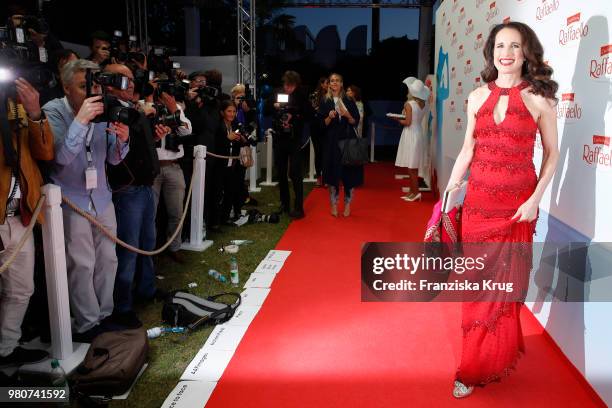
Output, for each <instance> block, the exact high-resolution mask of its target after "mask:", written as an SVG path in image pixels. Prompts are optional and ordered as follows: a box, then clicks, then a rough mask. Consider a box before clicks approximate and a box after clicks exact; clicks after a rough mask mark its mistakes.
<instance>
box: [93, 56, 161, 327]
mask: <svg viewBox="0 0 612 408" xmlns="http://www.w3.org/2000/svg"><path fill="white" fill-rule="evenodd" d="M104 70H105V72H107V73H113V74H120V75H122V76H123V77H127V78H128V87H127V88H126V89H117V88H114V87H109V86H107V87H106V90H107V92H108V93H109V94H111V95H113V96H115V97H116V98H118V100H119V101H120V102H121V104H122V105H123V106H126V107H131V108H133V107H134V105H133V103H132V100H133V97H134V76H133V74H132V72H131V71H130V69H129V68H128V67H127V66H125V65H121V64H110V65H107V66H106V67H105V69H104ZM168 133H170V128H168V127H167V126H164V125H162V124H155V125H153V124H152V123H151V122H150V121H149V119H147V118H146V117H145V116H144V114H143V113H141V112H137V115H136V120H135V121H134V122H133V123H132V125H130V134H131V137H130V151H129V153H128V154H127V156H126V157H125V159H124V160H123V162H121V163H120V164H118V165H114V166H109V169H108V175H109V182H110V185H111V187H112V189H113V202H114V204H115V212H116V215H117V236H118V237H119V239H121V240H123V241H125V242H126V243H128V244H130V245H132V246H135V247H137V248H140V249H143V250H145V251H151V250H153V249H154V247H155V237H156V234H155V193H154V191H153V188H152V186H153V181H154V180H155V177H157V175H158V174H159V161H158V158H157V152H156V150H155V141H156V140H161V139H162V138H164V137H165V136H166V135H167V134H168ZM117 258H118V261H119V263H118V266H117V277H116V279H115V294H114V297H115V309H114V313H113V322H114V323H117V324H119V325H121V326H123V327H129V328H136V327H140V326H141V325H142V323H141V322H140V320H139V319H138V316H136V314H135V313H134V311H133V309H132V306H133V296H132V292H135V293H136V296H138V297H139V298H141V299H143V300H148V299H153V298H154V297H155V296H156V295H157V294H158V292H157V289H156V285H155V270H154V266H153V260H152V259H151V257H150V256H143V255H138V254H136V253H135V252H132V251H130V250H127V249H125V248H123V247H121V246H119V245H118V246H117ZM137 275H138V277H139V279H138V280H137V281H136V282H135V281H134V278H135V276H137Z"/></svg>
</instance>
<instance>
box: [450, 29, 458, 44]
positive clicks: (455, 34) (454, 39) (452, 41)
mask: <svg viewBox="0 0 612 408" xmlns="http://www.w3.org/2000/svg"><path fill="white" fill-rule="evenodd" d="M455 44H457V33H456V32H454V33H453V39H452V40H451V45H455Z"/></svg>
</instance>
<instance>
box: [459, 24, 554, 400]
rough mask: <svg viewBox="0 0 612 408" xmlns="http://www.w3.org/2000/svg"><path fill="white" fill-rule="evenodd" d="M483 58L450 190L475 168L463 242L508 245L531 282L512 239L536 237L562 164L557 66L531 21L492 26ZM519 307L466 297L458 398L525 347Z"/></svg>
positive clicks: (516, 272) (514, 263) (514, 272)
mask: <svg viewBox="0 0 612 408" xmlns="http://www.w3.org/2000/svg"><path fill="white" fill-rule="evenodd" d="M484 57H485V69H484V70H483V71H482V73H481V75H482V78H483V80H484V81H485V82H486V83H487V85H486V86H482V87H480V88H478V89H476V90H474V91H473V92H472V93H471V94H470V96H469V99H468V121H467V131H466V135H465V141H464V144H463V148H462V150H461V152H460V153H459V156H458V157H457V161H456V162H455V165H454V167H453V171H452V173H451V177H450V180H449V184H448V187H447V189H449V188H452V187H453V186H455V185H456V184H457V183H458V182H460V181H461V180H462V179H463V178H464V176H465V174H466V172H467V170H468V168H469V170H470V174H469V178H468V187H467V192H466V197H465V200H464V205H463V213H462V217H463V218H462V230H461V240H462V241H463V242H478V243H480V242H485V243H494V244H487V245H502V247H503V246H505V248H503V249H505V250H506V252H507V253H506V255H510V257H509V258H506V257H504V259H503V261H504V262H506V261H508V260H509V261H510V262H509V266H508V268H507V270H509V273H510V274H511V276H512V279H514V280H516V279H517V277H518V279H519V280H521V279H522V280H523V281H524V282H526V281H527V280H528V278H529V272H530V270H531V256H524V254H523V255H522V256H516V254H515V253H513V252H512V251H513V247H512V243H517V242H520V243H528V244H530V243H531V242H532V241H533V233H534V227H535V221H536V218H537V213H538V206H539V203H540V200H541V199H542V195H543V194H544V191H545V189H546V186H547V185H548V184H549V182H550V180H551V178H552V176H553V174H554V172H555V169H556V166H557V160H558V156H559V153H558V147H557V121H556V120H557V118H556V109H555V105H556V99H555V92H556V91H557V87H558V86H557V84H556V83H555V82H554V81H552V80H551V79H550V78H551V75H552V69H551V68H550V67H549V66H548V65H546V64H545V63H544V62H543V49H542V45H541V44H540V42H539V40H538V38H537V36H536V35H535V33H534V32H533V30H531V28H529V27H528V26H527V25H525V24H522V23H518V22H509V23H507V24H500V25H497V26H495V27H493V29H492V30H491V33H490V35H489V38H488V39H487V42H486V43H485V49H484ZM538 130H539V132H540V135H541V140H542V147H543V160H542V167H541V169H540V174H539V177H538V176H537V175H536V171H535V168H534V164H533V149H534V144H535V140H536V132H537V131H538ZM527 247H528V249H529V251H530V245H528V246H527ZM503 249H502V250H503ZM529 254H530V252H529ZM502 256H503V255H501V253H498V256H497V257H496V258H494V259H489V260H488V262H489V265H490V264H491V262H493V263H494V264H497V265H501V264H502V258H501V257H502ZM504 266H506V263H504ZM493 267H494V268H495V265H493ZM524 282H523V284H525V283H524ZM521 307H522V302H516V301H505V300H504V298H503V297H499V298H496V299H493V300H490V299H489V301H486V302H465V303H463V309H462V328H463V347H462V357H461V363H460V365H459V368H458V370H457V374H456V379H455V384H454V389H453V395H454V396H455V397H456V398H463V397H466V396H468V395H470V394H471V393H472V391H473V390H474V386H484V385H486V384H488V383H489V382H492V381H499V380H500V379H501V378H502V377H503V376H505V375H508V374H509V373H510V371H511V370H512V369H513V368H514V366H515V364H516V362H517V360H518V358H519V357H520V355H521V353H522V352H523V351H524V345H523V335H522V332H521V324H520V310H521Z"/></svg>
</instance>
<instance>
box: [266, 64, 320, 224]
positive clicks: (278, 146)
mask: <svg viewBox="0 0 612 408" xmlns="http://www.w3.org/2000/svg"><path fill="white" fill-rule="evenodd" d="M282 81H283V87H282V89H279V90H278V91H277V92H275V93H273V94H272V98H270V99H268V102H267V104H266V114H267V115H270V114H271V115H273V130H274V144H273V146H274V166H275V167H276V171H277V175H278V186H279V190H280V201H281V209H280V211H281V212H285V213H289V216H290V217H291V218H294V219H300V218H304V207H303V199H304V186H303V184H302V180H303V174H302V171H303V170H302V147H303V145H304V140H303V133H304V132H303V129H304V120H305V119H307V118H308V116H309V114H310V109H309V106H310V104H309V102H308V99H307V97H306V94H305V93H304V92H302V90H301V89H300V82H301V79H300V74H298V73H297V72H295V71H287V72H285V74H284V75H283V77H282ZM283 98H284V99H283ZM287 168H289V177H290V178H291V181H292V182H293V191H294V193H295V206H294V209H293V211H291V212H290V208H291V207H290V197H289V183H288V182H287Z"/></svg>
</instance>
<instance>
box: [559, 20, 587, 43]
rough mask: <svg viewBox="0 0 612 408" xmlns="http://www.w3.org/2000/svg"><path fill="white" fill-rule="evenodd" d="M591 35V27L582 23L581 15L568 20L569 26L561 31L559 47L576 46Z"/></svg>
mask: <svg viewBox="0 0 612 408" xmlns="http://www.w3.org/2000/svg"><path fill="white" fill-rule="evenodd" d="M587 35H589V25H588V24H585V23H584V21H580V13H576V14H574V15H573V16H569V17H568V18H567V25H566V26H565V27H562V28H561V30H560V31H559V45H575V44H577V43H579V42H580V39H581V38H584V37H586V36H587Z"/></svg>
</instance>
